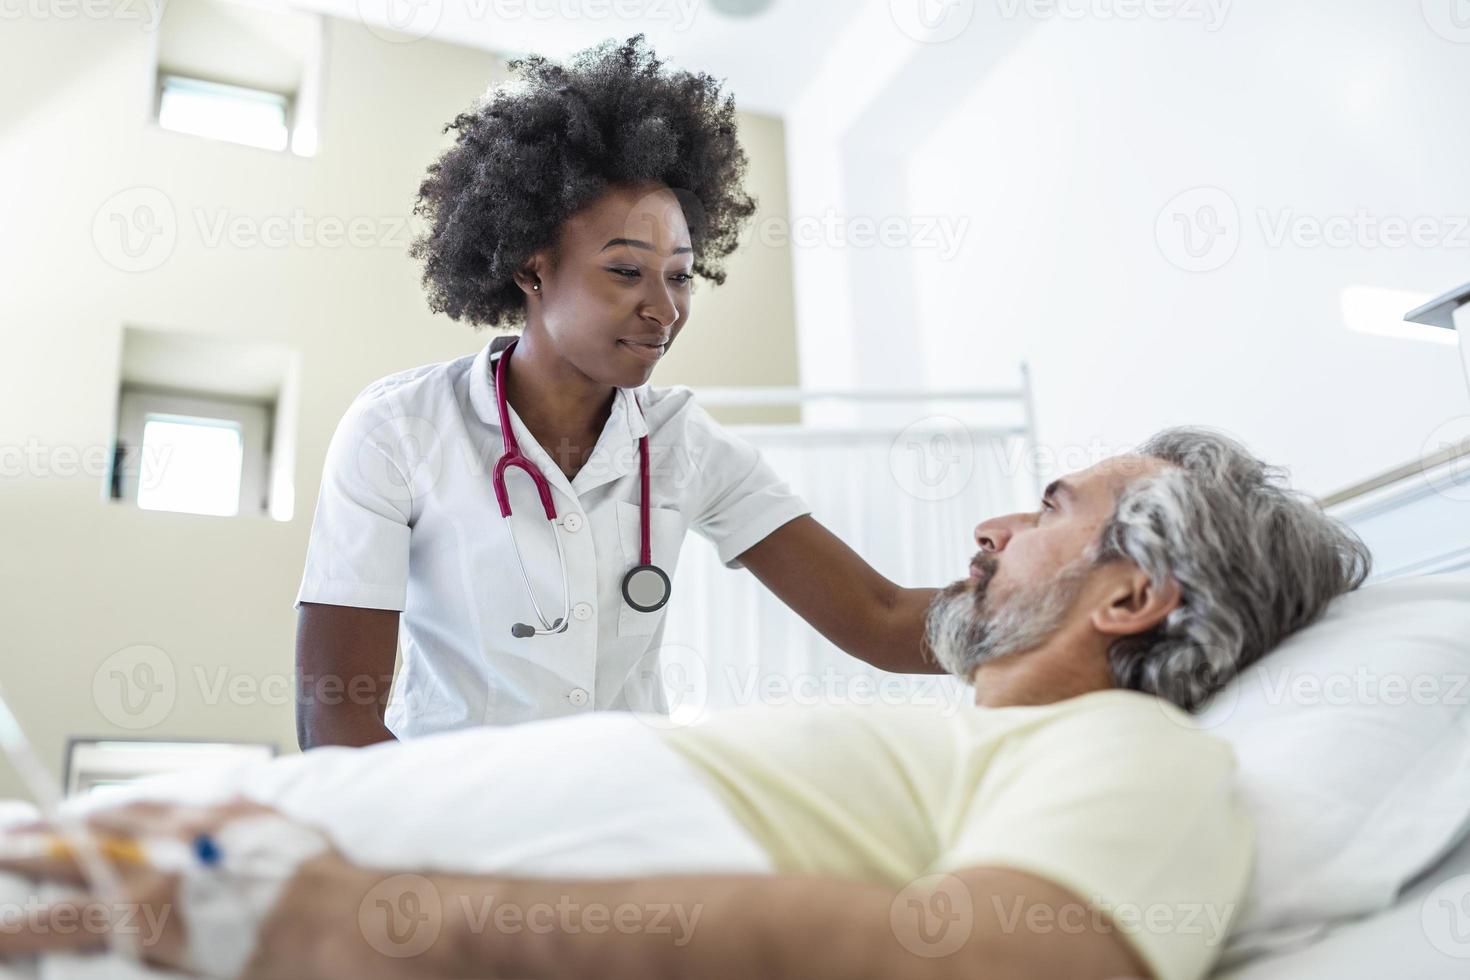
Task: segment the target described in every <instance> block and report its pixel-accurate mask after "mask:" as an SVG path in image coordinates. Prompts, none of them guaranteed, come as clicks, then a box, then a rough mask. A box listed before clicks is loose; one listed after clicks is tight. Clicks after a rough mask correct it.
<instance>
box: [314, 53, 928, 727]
mask: <svg viewBox="0 0 1470 980" xmlns="http://www.w3.org/2000/svg"><path fill="white" fill-rule="evenodd" d="M511 69H512V74H513V78H512V80H511V82H510V83H509V84H507V85H504V86H501V87H499V88H497V89H494V90H492V92H490V93H488V94H487V95H486V97H485V98H483V99H482V100H481V101H480V102H479V103H478V104H477V105H476V106H475V107H474V108H473V109H472V110H471V111H468V112H465V113H462V114H460V115H459V116H458V117H456V118H455V120H454V121H453V122H452V123H450V124H449V125H448V126H447V127H446V132H447V131H449V130H453V131H455V133H456V137H455V141H454V144H453V146H451V147H450V148H449V149H448V150H447V151H446V152H445V153H444V154H443V156H442V157H440V159H439V160H438V161H437V162H435V163H434V164H433V165H432V166H430V168H429V171H428V174H427V176H426V178H425V179H424V181H423V183H422V185H421V186H420V188H419V199H418V205H417V207H416V208H415V211H416V213H418V214H420V215H422V216H423V217H424V218H425V219H426V226H425V227H426V231H425V232H424V234H423V235H422V236H421V237H419V238H418V239H416V240H415V242H414V243H413V247H412V250H411V254H412V255H413V256H414V257H415V258H417V259H419V260H421V261H422V262H423V265H424V275H423V279H424V285H425V287H426V288H427V291H428V296H429V304H430V306H431V307H432V309H434V310H435V311H436V312H443V313H446V314H448V315H449V316H450V317H451V318H453V319H455V320H467V321H468V322H469V323H471V324H473V325H475V326H477V327H478V326H491V327H504V328H519V331H520V332H519V334H518V336H502V337H498V338H496V339H494V340H493V341H492V342H491V343H489V344H487V345H486V346H485V347H484V348H483V349H482V350H481V351H480V352H479V353H478V354H476V355H473V356H469V357H464V358H459V359H457V360H454V361H449V362H447V363H443V364H432V365H427V366H424V367H419V368H414V369H413V370H409V371H405V372H402V373H399V374H395V375H391V376H389V377H387V378H383V379H382V380H380V381H377V382H374V383H373V384H371V385H369V386H368V387H367V388H366V389H364V390H363V391H362V392H361V393H360V394H359V395H358V396H357V398H356V399H355V400H354V401H353V403H352V405H351V406H350V407H349V409H348V411H347V413H346V414H345V415H344V417H343V419H342V421H341V423H340V424H339V426H338V429H337V432H336V434H335V435H334V436H333V439H332V444H331V446H330V448H329V450H328V453H327V460H326V464H325V467H324V471H323V476H322V486H321V495H320V497H319V499H318V502H317V509H316V515H315V518H314V521H313V524H312V531H311V543H310V547H309V550H308V555H307V562H306V571H305V575H304V576H303V581H302V585H301V591H300V593H299V595H298V599H297V606H298V608H299V609H300V620H299V628H298V633H297V673H298V684H299V686H300V693H301V696H300V698H299V700H298V708H297V728H298V736H299V739H300V741H301V744H302V746H303V747H304V748H306V747H311V746H315V745H323V744H349V745H362V744H367V743H370V742H376V741H382V740H385V739H389V738H393V737H409V736H416V735H424V734H429V733H432V732H437V731H443V730H447V729H456V728H464V727H469V726H475V725H486V724H492V725H500V724H510V723H513V722H520V721H528V720H532V719H537V718H544V717H549V716H555V715H563V714H573V713H578V712H584V711H593V710H599V709H614V710H617V709H621V710H640V711H650V712H662V711H666V710H667V704H666V702H665V700H664V694H663V686H662V683H661V670H660V664H659V660H658V656H659V655H658V650H659V646H660V640H661V636H662V632H663V622H662V621H663V612H662V610H663V608H664V603H665V602H666V601H667V600H668V599H669V597H670V595H671V594H673V593H674V592H675V590H674V589H673V571H674V565H675V562H676V560H677V558H678V555H679V550H680V546H681V544H682V541H683V538H684V536H685V534H686V532H687V531H688V529H690V528H691V527H692V528H693V529H694V530H696V531H698V532H699V533H700V534H702V535H703V536H704V537H706V538H707V539H709V540H710V541H711V542H712V543H713V544H714V546H715V547H716V549H717V550H718V553H719V555H720V558H721V560H722V561H723V562H724V563H725V564H727V565H728V566H730V567H732V568H735V567H741V566H744V567H746V568H748V569H750V570H751V572H753V573H754V574H755V575H756V576H757V577H758V578H759V579H760V580H761V581H762V582H763V583H764V584H765V585H766V586H767V587H769V588H770V589H771V590H772V591H773V592H775V593H776V594H777V595H778V596H779V597H780V598H781V599H782V600H783V601H785V602H786V604H787V605H789V606H790V607H791V608H792V609H794V610H795V611H796V612H797V613H798V614H800V615H801V616H803V617H804V618H805V619H806V620H807V621H808V622H810V623H811V624H812V625H813V626H814V627H815V628H816V629H818V630H819V631H821V632H822V633H823V634H824V635H825V636H827V637H828V638H829V639H830V640H832V641H833V642H834V643H836V644H837V645H838V646H840V647H842V648H843V649H844V650H846V651H848V652H849V653H851V654H853V655H854V656H857V657H860V658H862V659H864V660H867V661H869V662H871V663H873V664H876V665H878V666H880V667H884V668H886V669H890V670H902V671H910V672H937V671H938V670H939V668H938V666H937V665H935V664H934V663H933V661H932V660H931V659H930V658H929V657H928V656H927V651H926V649H925V647H924V645H923V644H924V640H923V634H924V629H923V626H924V614H925V612H926V611H927V608H928V604H929V601H930V599H931V598H932V597H933V595H934V592H935V590H932V589H900V588H899V587H897V586H896V585H894V584H893V583H892V582H890V581H888V580H887V579H885V578H883V577H882V576H880V575H879V574H878V573H877V572H875V571H874V570H873V569H872V568H871V567H869V566H868V564H867V563H866V562H864V561H863V560H862V559H861V558H860V557H859V556H858V555H857V554H856V553H854V552H853V551H852V550H851V549H850V548H848V547H847V546H846V545H844V544H843V543H842V542H841V541H839V540H838V539H837V538H836V537H835V536H833V535H832V534H831V533H830V532H829V531H827V530H826V529H825V528H824V527H823V526H822V525H821V524H819V523H817V521H815V520H814V519H813V518H812V517H811V516H810V510H809V508H808V507H807V506H806V505H805V503H804V502H803V501H802V500H801V498H799V497H798V496H796V495H795V494H793V493H792V492H791V491H790V489H789V488H788V487H787V486H786V485H785V484H784V483H783V482H782V481H781V480H780V479H779V478H778V477H777V476H776V474H775V473H774V472H772V471H771V469H770V468H769V467H768V466H767V465H766V463H765V462H764V461H763V460H762V459H761V457H760V454H759V453H758V452H757V451H756V450H755V449H754V448H753V447H751V446H750V445H748V444H747V443H745V442H743V441H742V440H740V439H738V438H736V437H735V436H733V435H732V434H730V433H728V432H726V431H724V430H723V429H722V428H721V427H720V426H719V425H718V424H716V423H715V422H714V420H713V419H712V418H711V417H710V416H709V414H708V413H707V412H705V411H704V410H703V409H702V408H700V406H699V405H697V404H696V403H695V402H694V401H693V400H692V399H691V397H690V392H689V390H688V389H687V388H681V387H673V388H653V387H650V386H649V385H648V382H649V379H650V378H651V376H652V374H653V371H654V368H655V366H656V365H657V364H658V362H659V359H660V358H662V357H663V356H664V354H665V353H666V352H667V351H668V349H669V347H670V346H672V345H673V344H674V343H675V342H676V341H677V339H678V337H679V334H680V332H681V331H682V330H683V329H684V326H685V324H686V323H687V322H688V320H689V316H690V307H691V284H692V282H693V280H694V277H695V276H700V277H702V278H704V279H706V280H709V281H712V282H715V283H721V282H723V281H724V278H725V273H724V270H723V267H722V263H723V260H724V258H725V257H726V256H727V255H729V254H730V253H731V252H732V251H733V250H734V249H735V247H736V245H737V244H738V241H739V236H740V230H741V227H742V225H743V224H744V222H745V221H746V220H747V219H748V218H749V217H750V216H751V214H752V213H753V211H754V210H755V204H754V202H753V201H752V200H751V199H750V197H749V196H748V195H747V194H746V193H745V191H744V190H743V188H742V179H743V177H744V173H745V168H746V158H745V153H744V152H743V151H742V149H741V147H740V143H739V140H738V138H737V135H736V119H735V104H734V99H733V98H732V97H731V96H729V95H726V94H722V93H721V91H720V85H719V84H718V83H717V82H716V81H715V79H713V78H711V77H710V76H709V75H706V74H703V73H689V72H683V71H673V70H669V69H667V68H666V67H665V66H664V65H663V63H662V62H660V61H659V60H658V58H657V57H655V55H654V54H653V52H651V51H650V50H649V49H648V48H647V46H646V44H645V42H644V39H643V37H642V36H641V35H640V36H638V37H634V38H631V39H629V40H628V41H627V42H625V43H622V44H615V43H612V42H608V43H604V44H602V45H600V46H598V47H595V48H592V49H590V50H588V51H584V52H582V53H581V54H579V55H577V56H576V57H575V58H573V59H572V60H571V61H570V62H568V63H567V64H566V65H558V64H555V63H553V62H551V61H548V60H547V59H545V58H542V57H538V56H534V55H533V56H530V57H527V58H524V59H522V60H520V61H516V62H513V63H512V64H511ZM400 627H401V628H400ZM400 642H401V644H402V651H401V652H402V666H401V668H400V673H399V675H398V678H397V683H398V687H397V692H398V693H397V696H396V697H394V698H392V699H391V702H390V699H389V697H388V691H389V687H390V684H391V682H392V680H393V674H394V666H395V653H396V652H397V648H398V645H399V643H400ZM328 688H330V689H331V690H328ZM333 692H335V693H336V695H337V696H335V697H333V696H330V695H331V694H332V693H333Z"/></svg>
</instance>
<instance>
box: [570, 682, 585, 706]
mask: <svg viewBox="0 0 1470 980" xmlns="http://www.w3.org/2000/svg"><path fill="white" fill-rule="evenodd" d="M567 700H568V701H570V702H572V706H573V707H574V708H580V707H582V706H583V705H585V704H586V703H587V692H586V691H584V690H582V689H581V688H580V687H574V688H572V690H571V693H570V694H568V695H567Z"/></svg>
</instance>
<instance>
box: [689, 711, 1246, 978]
mask: <svg viewBox="0 0 1470 980" xmlns="http://www.w3.org/2000/svg"><path fill="white" fill-rule="evenodd" d="M667 738H668V741H669V744H670V745H671V746H672V747H673V748H674V749H675V750H676V751H678V752H679V753H680V754H681V755H682V756H684V757H685V758H686V759H688V760H689V761H690V762H692V763H693V764H694V765H695V767H696V768H697V769H698V770H700V771H701V772H702V773H704V774H705V775H707V776H708V777H709V779H710V780H711V782H712V784H713V785H714V787H715V788H716V790H717V791H718V792H719V793H720V794H721V796H722V797H723V798H724V800H725V802H726V803H727V804H728V805H729V806H730V808H731V810H732V812H733V813H734V814H735V816H736V818H737V819H738V820H739V821H740V822H741V823H742V824H744V826H745V827H746V828H747V829H748V830H749V831H750V832H751V833H752V834H753V835H754V836H755V838H756V839H757V840H758V841H759V842H760V843H761V844H762V846H764V847H765V849H766V850H767V851H768V852H769V853H770V855H771V858H772V860H773V862H774V863H775V865H776V868H777V870H779V871H781V872H787V873H807V874H817V875H829V876H837V877H847V878H855V879H860V880H865V881H875V882H881V883H885V884H888V885H892V886H895V887H899V888H901V887H903V886H905V885H907V884H909V883H910V882H913V881H915V880H916V879H919V878H922V877H924V876H926V875H931V874H936V873H939V872H943V871H953V870H957V869H961V868H970V867H995V868H1010V869H1015V870H1019V871H1025V872H1029V873H1032V874H1035V875H1037V876H1038V877H1041V878H1045V879H1046V880H1048V881H1050V882H1052V883H1054V884H1056V885H1059V886H1061V887H1063V888H1066V889H1067V890H1069V891H1070V892H1072V893H1073V894H1074V895H1075V896H1076V897H1077V898H1078V899H1080V900H1081V902H1083V903H1086V904H1087V907H1088V909H1089V910H1100V911H1101V912H1102V913H1105V914H1106V916H1107V918H1108V920H1110V921H1113V922H1114V923H1115V924H1116V925H1117V926H1118V928H1119V931H1120V932H1121V933H1122V934H1123V935H1125V936H1126V937H1127V938H1128V939H1129V940H1130V941H1131V942H1132V943H1133V945H1134V948H1135V949H1136V950H1137V951H1138V954H1139V956H1140V957H1141V958H1142V959H1143V960H1144V962H1145V963H1146V964H1147V965H1148V966H1149V967H1150V968H1151V969H1152V970H1153V972H1154V974H1155V976H1157V977H1159V978H1161V980H1164V978H1168V980H1173V978H1180V980H1193V978H1197V977H1201V976H1203V975H1204V974H1205V973H1206V972H1207V971H1208V969H1209V966H1210V964H1211V963H1212V962H1213V961H1214V960H1215V958H1216V957H1217V956H1218V954H1219V952H1220V951H1221V949H1222V948H1223V945H1224V941H1225V938H1226V932H1227V930H1228V926H1229V922H1230V921H1231V920H1232V919H1233V917H1234V912H1235V909H1236V906H1237V905H1238V903H1239V902H1240V900H1241V896H1242V894H1243V893H1244V890H1245V885H1246V881H1247V878H1248V876H1249V872H1250V860H1251V853H1252V837H1253V834H1252V827H1251V824H1250V821H1249V818H1248V816H1247V814H1246V812H1245V810H1244V808H1243V805H1242V804H1241V802H1240V801H1239V800H1238V799H1237V797H1236V794H1235V790H1234V771H1235V758H1234V755H1233V753H1232V750H1231V748H1230V746H1229V745H1228V743H1226V742H1224V741H1223V740H1221V739H1218V738H1215V737H1214V736H1211V735H1208V734H1205V733H1204V732H1201V731H1199V730H1198V729H1197V728H1196V727H1195V726H1194V724H1193V722H1192V720H1191V719H1190V716H1189V715H1187V714H1186V713H1184V712H1182V711H1180V710H1178V709H1177V708H1175V707H1173V706H1172V705H1170V704H1168V703H1167V702H1164V701H1161V700H1159V699H1157V698H1154V697H1151V696H1147V695H1143V694H1139V693H1137V692H1133V691H1098V692H1094V693H1091V694H1086V695H1083V696H1081V697H1076V698H1071V699H1069V700H1066V701H1061V702H1058V703H1056V704H1051V705H1043V706H1035V707H1030V706H1028V707H1014V708H977V707H975V706H973V705H969V704H966V705H963V706H961V707H960V708H959V709H958V710H955V709H947V708H945V707H936V706H934V705H932V704H929V705H882V706H873V705H864V706H833V707H819V708H805V709H794V708H789V707H782V708H752V709H746V710H741V711H733V712H728V713H725V714H719V715H714V716H712V717H711V718H710V719H708V720H707V721H706V722H705V723H704V724H701V725H696V726H693V727H690V728H684V729H675V730H672V731H669V732H668V733H667ZM996 911H997V912H998V913H999V914H1000V915H1001V916H1002V921H1004V916H1005V914H1006V910H1004V909H997V910H996ZM1073 911H1074V912H1078V913H1080V912H1082V911H1083V910H1082V909H1080V908H1079V909H1076V910H1073ZM1089 914H1090V913H1089ZM1023 921H1024V920H1023ZM1085 921H1088V922H1090V921H1092V919H1091V918H1090V917H1089V918H1087V919H1086V920H1085ZM1067 925H1068V921H1067V920H1064V919H1058V920H1057V921H1056V922H1055V923H1052V925H1051V927H1052V928H1055V929H1057V930H1058V931H1062V930H1063V929H1065V928H1066V927H1067ZM1021 927H1023V928H1024V927H1025V926H1024V925H1023V926H1021ZM1033 927H1036V928H1041V927H1039V926H1033ZM1074 928H1075V927H1074Z"/></svg>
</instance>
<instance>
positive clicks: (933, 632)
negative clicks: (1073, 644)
mask: <svg viewBox="0 0 1470 980" xmlns="http://www.w3.org/2000/svg"><path fill="white" fill-rule="evenodd" d="M975 564H976V565H977V566H979V568H980V577H979V578H978V579H976V580H974V581H971V580H969V579H966V580H964V581H960V582H955V583H954V584H953V585H950V586H947V587H945V588H944V589H941V590H940V592H939V594H938V595H937V596H935V597H934V601H933V602H931V603H930V605H929V613H928V617H927V619H926V624H925V625H926V633H927V639H928V641H929V649H930V651H932V652H933V654H934V657H935V659H936V660H938V661H939V665H940V666H941V667H943V668H944V669H945V670H947V671H949V672H950V673H951V674H954V675H955V676H956V677H958V678H960V679H961V680H963V681H965V682H966V683H970V682H972V681H973V679H974V674H975V670H976V669H977V668H978V667H979V666H980V665H981V664H984V663H988V662H990V661H992V660H998V659H1000V658H1001V657H1008V656H1010V655H1012V654H1016V653H1022V652H1024V651H1026V650H1034V649H1035V648H1036V647H1039V646H1041V645H1042V644H1043V643H1045V642H1046V641H1047V640H1048V639H1050V638H1051V637H1052V636H1054V635H1055V634H1056V632H1057V631H1058V630H1059V629H1061V627H1062V624H1063V623H1064V622H1065V621H1066V617H1067V613H1068V612H1069V611H1070V610H1071V608H1072V603H1073V602H1075V601H1076V599H1077V595H1078V593H1079V592H1081V591H1082V584H1083V582H1085V581H1086V579H1087V574H1088V572H1089V570H1090V563H1089V562H1088V561H1087V560H1086V559H1083V560H1080V561H1077V562H1073V563H1072V564H1070V565H1068V566H1066V567H1065V568H1063V569H1062V570H1061V571H1060V572H1059V573H1058V574H1057V575H1056V577H1055V578H1053V579H1051V580H1050V581H1047V582H1039V583H1034V584H1029V585H1025V586H1022V587H1021V588H1019V589H1017V590H1016V591H1015V592H1013V593H1011V594H1010V595H1009V596H1007V597H1005V598H1004V599H1002V600H1000V601H999V602H998V603H992V602H991V601H990V598H991V597H990V583H991V582H992V581H993V580H994V578H995V572H996V569H997V567H998V564H999V563H998V561H997V559H996V558H995V556H994V555H990V554H984V553H982V554H980V555H977V556H976V557H975ZM992 607H993V608H992Z"/></svg>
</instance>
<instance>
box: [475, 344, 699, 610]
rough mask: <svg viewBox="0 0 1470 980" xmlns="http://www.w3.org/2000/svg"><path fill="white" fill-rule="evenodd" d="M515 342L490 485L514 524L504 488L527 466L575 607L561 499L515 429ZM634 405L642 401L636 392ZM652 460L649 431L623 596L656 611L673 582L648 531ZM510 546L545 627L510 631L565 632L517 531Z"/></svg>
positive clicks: (499, 384)
mask: <svg viewBox="0 0 1470 980" xmlns="http://www.w3.org/2000/svg"><path fill="white" fill-rule="evenodd" d="M515 345H516V342H515V341H511V342H510V343H509V344H507V345H506V346H505V349H504V350H503V351H502V352H501V354H500V360H499V362H498V363H496V365H495V408H496V411H497V412H498V413H499V414H500V432H501V438H502V439H503V440H504V441H505V451H504V452H503V453H501V456H500V458H499V459H498V460H496V462H495V469H494V471H493V473H492V474H491V477H490V482H491V485H492V486H493V487H494V490H495V502H496V503H497V504H499V505H500V516H501V517H502V518H503V519H504V520H505V521H506V522H507V524H509V521H510V493H509V492H508V491H507V490H506V488H505V473H506V470H508V469H510V468H511V467H516V468H517V469H520V470H523V471H525V473H526V475H527V476H529V477H530V478H531V482H533V483H534V484H535V485H536V494H537V496H539V497H540V498H541V509H542V510H543V511H545V512H546V520H547V521H549V522H550V523H551V524H552V525H553V527H552V534H553V535H554V536H555V537H556V550H557V559H558V561H559V562H560V565H561V572H562V595H563V599H564V602H563V606H565V607H568V609H569V607H570V604H571V595H570V593H569V592H568V591H567V589H568V586H567V566H566V555H565V554H564V553H563V550H562V544H561V536H560V535H557V534H556V528H555V525H556V504H555V502H554V501H553V500H552V496H551V484H550V483H548V482H547V480H546V477H545V475H544V474H542V472H541V470H540V469H538V468H537V466H536V464H535V463H533V462H531V460H530V459H528V458H527V457H526V454H525V453H523V452H521V447H520V443H519V442H518V441H517V440H516V436H515V432H514V431H512V430H511V427H510V407H509V405H508V404H507V403H506V397H505V365H506V362H507V361H509V360H510V352H511V350H512V349H513V348H514V347H515ZM633 404H635V405H637V404H638V399H637V397H636V396H635V397H634V399H633ZM638 411H639V412H640V413H641V412H642V411H643V406H642V405H638ZM650 468H651V467H650V466H649V462H648V436H647V435H644V436H642V437H640V438H639V440H638V549H639V550H638V564H637V565H634V566H633V567H632V568H630V569H629V570H628V572H627V574H626V575H624V576H623V601H625V602H627V603H628V605H629V606H631V607H632V608H633V609H636V610H637V611H638V612H644V613H649V612H656V611H657V610H659V609H662V608H663V606H664V604H665V603H667V602H668V601H669V593H670V591H671V590H672V583H671V582H670V580H669V576H668V573H667V572H665V571H664V570H663V569H661V568H659V567H658V566H657V565H655V564H653V542H652V540H651V535H650V532H649V519H648V517H649V507H650V505H649V470H650ZM510 535H511V545H512V546H513V547H514V548H515V552H516V561H517V562H518V563H519V564H520V569H521V577H522V578H523V579H524V580H525V584H526V594H527V595H528V596H529V597H530V599H531V605H532V606H533V607H534V608H535V610H536V616H537V618H538V619H539V620H540V621H541V625H542V629H539V630H538V629H536V628H535V627H534V626H531V625H529V624H526V623H515V624H513V625H512V627H511V635H512V636H516V637H522V638H523V637H528V636H544V635H547V634H551V633H561V632H564V631H565V630H566V628H567V622H566V616H565V615H563V616H561V617H560V618H558V619H557V620H556V621H555V622H550V621H548V620H547V619H546V617H545V616H544V615H543V614H542V612H541V607H540V604H539V603H538V602H537V601H536V596H535V593H534V592H533V591H532V589H531V579H530V576H529V575H527V574H526V566H525V562H524V561H523V560H522V558H521V553H520V547H519V545H516V542H515V531H514V529H512V530H511V531H510Z"/></svg>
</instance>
